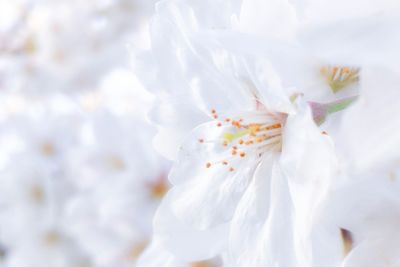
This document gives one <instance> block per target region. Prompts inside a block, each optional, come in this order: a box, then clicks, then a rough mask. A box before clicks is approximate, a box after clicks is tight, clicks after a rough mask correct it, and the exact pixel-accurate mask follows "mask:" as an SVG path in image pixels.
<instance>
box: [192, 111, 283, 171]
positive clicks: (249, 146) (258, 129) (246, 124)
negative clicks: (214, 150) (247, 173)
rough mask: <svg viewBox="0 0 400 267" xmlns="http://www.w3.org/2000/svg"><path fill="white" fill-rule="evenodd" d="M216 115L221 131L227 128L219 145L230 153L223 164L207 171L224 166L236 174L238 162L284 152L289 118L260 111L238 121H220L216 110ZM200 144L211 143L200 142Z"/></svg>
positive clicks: (222, 161) (208, 166) (214, 113)
mask: <svg viewBox="0 0 400 267" xmlns="http://www.w3.org/2000/svg"><path fill="white" fill-rule="evenodd" d="M212 115H213V117H214V118H215V119H216V120H217V122H216V126H217V127H226V130H225V131H223V134H222V138H221V139H220V140H219V142H221V143H220V145H222V147H223V148H225V150H226V151H228V153H226V154H225V155H227V156H226V157H225V158H224V159H223V160H221V161H218V162H207V163H206V168H211V167H212V166H214V165H216V164H222V165H226V166H227V167H228V170H229V171H231V172H232V171H234V170H235V167H234V163H235V162H236V163H237V160H240V159H243V158H245V157H247V156H255V157H258V158H260V157H261V156H262V155H263V154H264V153H265V152H270V151H280V150H281V141H282V126H283V124H284V122H285V120H286V115H285V114H280V113H270V112H268V111H266V110H258V111H254V112H250V113H248V114H244V115H245V116H241V117H237V118H222V119H218V118H219V116H218V115H217V113H216V111H215V110H212ZM199 142H200V143H207V142H209V141H208V140H204V139H199Z"/></svg>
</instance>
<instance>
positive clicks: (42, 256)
mask: <svg viewBox="0 0 400 267" xmlns="http://www.w3.org/2000/svg"><path fill="white" fill-rule="evenodd" d="M154 2H155V1H153V0H89V1H78V0H72V1H61V0H60V1H59V0H56V1H54V0H43V1H30V0H16V1H8V0H0V55H1V56H0V266H10V267H11V266H15V267H17V266H20V267H39V266H40V267H46V266H52V267H58V266H59V267H67V266H71V267H72V266H74V267H89V266H110V267H111V266H112V267H115V266H121V267H122V266H134V263H135V262H136V259H137V257H138V255H139V254H140V253H141V252H142V250H143V249H144V248H145V247H146V246H147V244H149V242H150V237H151V221H152V217H153V213H154V211H155V209H156V207H157V206H158V204H159V201H160V200H161V198H162V196H163V195H164V193H165V192H166V190H167V189H168V183H167V180H166V175H167V172H168V168H169V163H168V162H167V161H166V160H164V159H162V158H160V157H159V156H157V154H156V153H155V152H154V151H153V149H152V144H151V142H152V138H153V133H154V131H155V129H153V127H152V126H151V125H150V124H149V123H148V122H147V120H146V113H147V111H148V109H149V108H150V105H151V102H152V101H153V97H152V96H151V95H150V94H148V93H147V92H146V91H145V90H144V89H143V88H142V86H141V84H140V83H139V82H138V81H137V79H136V77H135V76H134V74H133V73H132V72H131V70H130V63H129V56H128V45H129V46H138V47H142V46H146V44H147V41H146V34H145V32H146V31H145V29H146V27H147V21H148V19H149V16H150V14H151V12H152V10H153V6H154Z"/></svg>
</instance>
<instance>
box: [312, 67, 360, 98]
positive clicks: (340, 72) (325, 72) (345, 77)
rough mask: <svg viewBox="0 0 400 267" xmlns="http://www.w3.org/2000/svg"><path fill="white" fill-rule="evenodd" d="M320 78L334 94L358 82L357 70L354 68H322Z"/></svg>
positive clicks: (358, 70)
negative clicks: (324, 80) (322, 77)
mask: <svg viewBox="0 0 400 267" xmlns="http://www.w3.org/2000/svg"><path fill="white" fill-rule="evenodd" d="M320 72H321V74H322V76H324V78H325V79H326V81H327V82H328V84H329V86H330V87H331V89H332V91H333V92H334V93H337V92H339V91H340V90H342V89H344V88H345V87H347V86H350V85H352V84H354V83H356V82H358V81H359V72H360V69H359V68H354V67H347V66H344V67H337V66H335V67H331V66H328V67H322V68H321V69H320Z"/></svg>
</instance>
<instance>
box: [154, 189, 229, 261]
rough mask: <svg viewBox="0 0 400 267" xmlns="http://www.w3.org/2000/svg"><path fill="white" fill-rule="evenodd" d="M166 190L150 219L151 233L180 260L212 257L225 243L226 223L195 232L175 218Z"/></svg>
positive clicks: (171, 193)
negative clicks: (152, 219) (152, 223)
mask: <svg viewBox="0 0 400 267" xmlns="http://www.w3.org/2000/svg"><path fill="white" fill-rule="evenodd" d="M174 194H175V193H174V191H170V192H169V193H168V194H167V195H166V197H165V198H164V200H163V201H162V203H161V205H160V207H159V209H158V211H157V213H156V215H155V218H154V235H155V238H156V239H157V240H159V241H160V244H161V245H162V246H163V247H164V248H165V249H167V250H168V251H169V252H171V253H172V254H173V255H175V256H176V257H178V258H179V259H182V260H184V261H198V260H204V259H209V258H212V257H214V256H216V255H218V254H219V253H220V252H221V251H223V249H224V247H225V246H226V239H227V231H228V229H229V226H228V225H225V224H222V225H219V226H217V227H214V228H210V229H207V230H204V231H199V230H196V229H194V228H193V227H191V226H190V225H187V224H185V223H184V222H182V221H181V220H179V219H178V218H177V217H176V216H175V215H174V213H173V211H172V210H171V200H172V199H173V198H175V197H176V196H175V195H174Z"/></svg>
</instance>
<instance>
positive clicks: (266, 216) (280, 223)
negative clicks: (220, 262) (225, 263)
mask: <svg viewBox="0 0 400 267" xmlns="http://www.w3.org/2000/svg"><path fill="white" fill-rule="evenodd" d="M292 209H293V206H292V200H291V197H290V191H289V187H288V183H287V179H286V177H285V175H284V173H283V172H282V170H281V169H280V167H279V165H278V164H277V162H276V159H274V156H272V158H271V159H266V160H264V161H263V162H262V163H261V165H260V167H259V168H258V170H257V173H256V175H255V179H254V180H253V181H252V183H251V185H250V186H249V188H248V190H247V191H246V193H245V195H244V196H243V198H242V200H241V201H240V203H239V206H238V208H237V211H236V213H235V216H234V219H233V221H232V226H231V232H230V251H229V252H230V255H229V256H230V258H229V260H230V263H229V264H230V265H229V266H235V267H236V266H237V267H245V266H252V267H267V266H268V267H269V266H271V267H272V266H285V267H289V266H301V265H296V255H295V253H294V247H293V225H292V220H293V217H292V216H293V213H292Z"/></svg>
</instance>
